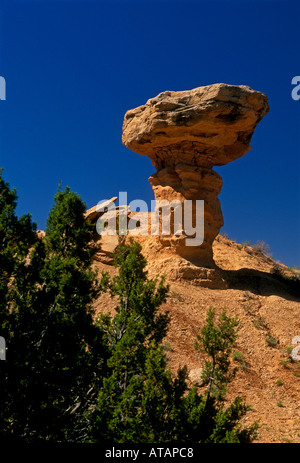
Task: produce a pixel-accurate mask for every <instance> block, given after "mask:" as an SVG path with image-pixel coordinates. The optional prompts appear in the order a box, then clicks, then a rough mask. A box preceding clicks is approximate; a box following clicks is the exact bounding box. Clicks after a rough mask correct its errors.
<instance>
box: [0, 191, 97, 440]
mask: <svg viewBox="0 0 300 463" xmlns="http://www.w3.org/2000/svg"><path fill="white" fill-rule="evenodd" d="M1 188H2V191H3V192H4V193H3V194H2V193H1V198H3V202H2V204H1V217H2V216H4V217H5V218H6V217H7V216H8V213H7V212H6V211H7V210H8V211H9V218H10V220H9V221H8V220H7V225H6V227H4V226H2V229H3V231H2V235H1V243H2V250H1V258H2V260H1V265H2V269H4V271H5V272H6V273H5V275H7V277H6V280H5V281H6V283H7V280H8V279H9V284H6V287H3V292H4V296H5V298H4V299H2V305H1V315H2V317H1V322H0V329H1V331H2V330H3V329H4V337H5V338H6V342H7V347H8V350H7V361H6V362H5V364H4V362H1V365H0V367H1V368H2V378H1V381H0V395H1V401H2V407H1V410H2V412H1V418H2V420H1V421H2V422H1V428H2V429H1V430H2V433H5V434H6V435H12V436H14V437H18V438H21V439H23V440H26V441H32V440H35V439H47V440H55V441H64V440H75V439H77V440H78V439H81V438H82V436H83V435H84V431H85V427H86V424H85V420H84V413H85V411H86V409H87V408H88V407H89V405H90V402H92V401H93V395H94V394H95V392H96V391H98V389H99V384H100V382H101V374H102V366H103V364H104V360H103V358H104V357H105V347H104V344H103V340H102V335H101V332H100V330H99V328H98V327H97V326H96V325H95V323H94V321H93V310H92V302H93V299H94V298H95V297H96V295H97V293H98V287H99V285H98V281H97V278H96V274H95V273H94V272H93V271H92V270H91V267H90V264H91V250H90V248H89V241H90V237H91V235H90V230H89V227H88V224H86V223H85V221H84V216H83V213H84V210H85V205H84V204H83V202H82V201H81V199H80V197H79V196H78V195H77V194H75V193H72V192H71V191H70V189H69V188H66V189H65V191H58V192H57V194H56V195H55V201H54V205H53V207H52V209H51V211H50V213H49V219H48V222H47V228H46V237H45V238H44V239H43V240H39V239H37V237H36V234H35V233H34V231H35V227H34V226H33V224H31V223H30V222H29V219H28V218H26V219H24V218H21V219H18V218H17V217H16V215H15V206H16V202H15V199H16V197H15V192H14V191H9V189H8V186H7V185H6V186H4V184H3V183H2V184H1ZM6 198H7V199H6ZM12 199H14V200H12ZM7 204H8V205H7ZM2 222H3V220H2ZM26 233H27V234H26ZM27 235H28V236H29V237H30V239H29V237H28V236H27ZM24 236H25V238H24ZM32 236H34V237H35V239H34V240H32ZM6 243H7V244H6ZM7 255H8V258H6V256H7ZM6 269H9V271H8V270H6ZM3 301H4V302H3ZM1 334H2V333H1Z"/></svg>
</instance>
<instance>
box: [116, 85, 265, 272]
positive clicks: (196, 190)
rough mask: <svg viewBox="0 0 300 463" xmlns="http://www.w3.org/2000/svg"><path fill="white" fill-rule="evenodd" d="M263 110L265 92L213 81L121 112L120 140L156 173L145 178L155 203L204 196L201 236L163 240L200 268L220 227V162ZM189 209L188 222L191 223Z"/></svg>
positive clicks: (236, 150) (245, 146) (243, 144)
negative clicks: (190, 242)
mask: <svg viewBox="0 0 300 463" xmlns="http://www.w3.org/2000/svg"><path fill="white" fill-rule="evenodd" d="M268 111H269V106H268V99H267V97H266V95H265V94H263V93H261V92H257V91H255V90H252V89H251V88H250V87H248V86H244V85H240V86H236V85H227V84H213V85H208V86H204V87H198V88H195V89H193V90H186V91H178V92H175V91H165V92H163V93H160V94H159V95H158V96H156V97H155V98H151V99H149V100H148V101H147V103H146V104H145V105H143V106H139V107H138V108H135V109H132V110H129V111H127V112H126V114H125V117H124V122H123V135H122V142H123V143H124V145H125V146H126V147H127V148H129V149H131V150H132V151H134V152H136V153H138V154H141V155H145V156H148V157H149V158H150V159H151V161H152V164H153V165H154V166H155V168H156V170H157V172H156V173H155V174H154V175H152V176H151V177H150V178H149V181H150V183H151V185H152V188H153V190H154V195H155V199H156V201H157V202H159V201H161V200H167V201H169V202H171V201H173V200H175V199H176V200H179V201H180V202H181V203H182V207H183V208H184V203H185V201H186V200H192V203H193V202H195V201H196V200H204V241H203V243H202V244H201V245H199V246H186V245H185V240H186V236H184V235H183V237H181V238H180V237H176V238H175V239H172V240H170V239H169V241H168V238H167V237H164V236H161V240H162V242H164V243H169V244H170V246H173V247H174V248H175V249H176V253H178V254H179V255H181V256H182V257H184V258H186V259H188V260H189V261H191V262H193V263H194V264H196V265H200V266H202V267H211V266H214V263H213V255H212V243H213V241H214V239H215V237H216V236H217V234H218V233H219V231H220V228H221V227H222V226H223V216H222V211H221V207H220V202H219V199H218V194H219V193H220V191H221V188H222V178H221V176H220V175H219V174H217V173H216V172H215V171H214V170H213V166H222V165H224V164H227V163H228V162H231V161H234V160H235V159H237V158H239V157H241V156H243V155H244V154H246V153H247V152H248V151H249V150H250V149H251V147H250V141H251V138H252V135H253V133H254V130H255V128H256V126H257V124H258V123H259V122H260V120H261V119H262V118H263V117H264V116H265V114H267V112H268ZM195 210H196V209H195V208H193V211H194V212H193V214H194V216H193V222H195V219H196V217H195Z"/></svg>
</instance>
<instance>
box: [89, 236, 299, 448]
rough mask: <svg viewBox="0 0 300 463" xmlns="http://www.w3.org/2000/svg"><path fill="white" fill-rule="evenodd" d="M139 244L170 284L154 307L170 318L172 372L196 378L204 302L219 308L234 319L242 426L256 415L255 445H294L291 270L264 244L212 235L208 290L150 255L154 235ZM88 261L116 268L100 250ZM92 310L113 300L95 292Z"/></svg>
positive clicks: (295, 330)
mask: <svg viewBox="0 0 300 463" xmlns="http://www.w3.org/2000/svg"><path fill="white" fill-rule="evenodd" d="M142 245H143V253H144V255H145V257H146V258H147V260H148V269H149V277H153V276H155V275H157V274H165V276H166V280H167V282H168V283H169V285H170V291H169V297H168V300H167V302H166V303H165V304H164V306H163V307H162V308H161V310H168V311H169V313H170V315H171V323H170V328H169V333H168V335H167V337H166V339H165V346H166V352H167V357H168V360H169V365H170V368H171V369H172V371H176V370H177V368H178V366H183V365H187V367H188V369H189V371H190V377H191V378H197V374H198V372H199V370H197V369H199V368H201V367H202V366H203V363H204V358H202V357H201V356H200V355H199V354H197V353H196V352H195V350H194V341H195V336H196V334H197V333H199V332H200V330H201V328H202V326H203V324H204V322H205V318H206V313H207V310H208V308H209V307H215V308H216V311H217V313H220V311H221V310H222V309H223V308H226V310H227V313H228V314H230V315H238V318H239V320H240V323H239V336H238V341H237V347H236V349H235V351H237V352H239V353H241V354H243V356H241V354H239V356H240V357H242V359H241V360H240V361H234V360H233V363H234V364H235V365H237V366H238V367H239V369H238V373H237V375H236V378H235V379H234V381H233V383H232V384H231V386H230V388H229V391H228V394H227V397H228V399H229V400H232V399H233V398H234V397H235V396H237V395H241V396H243V397H245V399H246V402H247V403H248V404H249V405H251V407H252V409H251V411H250V412H249V413H248V414H247V416H246V418H245V419H246V422H247V423H249V424H250V423H252V422H254V421H257V420H259V423H260V428H259V430H258V436H257V439H256V441H255V442H258V443H277V442H278V443H280V442H294V443H300V388H299V385H300V361H299V362H297V361H294V360H292V358H291V350H292V349H294V348H295V347H296V346H295V345H292V339H293V338H294V337H295V336H300V291H299V280H297V281H296V282H295V280H296V278H295V275H296V274H297V272H296V271H294V270H291V269H288V268H287V267H285V266H284V265H282V264H278V263H275V262H274V260H273V259H272V258H270V257H268V256H267V254H266V253H265V249H264V246H263V245H260V246H256V247H255V246H253V247H251V246H248V245H246V244H244V245H240V244H238V243H235V242H234V241H231V240H229V239H227V238H226V237H224V236H222V235H218V237H217V239H216V240H215V242H214V245H213V250H214V260H215V262H216V264H217V266H218V267H219V270H220V272H221V275H222V281H223V282H225V284H224V285H220V284H218V281H217V284H216V285H215V287H213V286H214V285H213V284H212V285H209V284H208V285H204V286H201V278H200V277H199V276H198V277H197V276H196V277H195V275H194V276H193V277H191V278H190V279H186V278H181V277H180V272H179V273H178V277H176V271H175V273H174V269H175V270H176V267H177V262H176V259H175V260H174V258H170V257H168V256H167V255H166V256H164V255H162V254H159V253H158V254H157V253H156V251H157V248H156V243H155V242H154V241H153V240H152V241H151V240H144V241H143V242H142ZM158 255H159V256H160V258H161V259H158ZM95 266H96V267H97V268H98V269H99V271H102V270H103V271H109V272H110V273H114V272H115V271H116V270H115V269H114V267H112V265H111V260H110V257H109V253H106V254H105V255H102V258H101V259H100V261H96V262H95ZM174 275H175V277H174ZM202 281H205V279H204V280H202ZM207 286H212V287H207ZM96 309H97V311H100V310H102V311H108V310H109V311H111V310H113V303H112V301H111V300H110V298H109V297H108V296H107V295H102V296H101V297H100V298H99V300H98V301H97V303H96ZM195 380H196V379H195ZM199 388H200V389H201V385H200V386H199Z"/></svg>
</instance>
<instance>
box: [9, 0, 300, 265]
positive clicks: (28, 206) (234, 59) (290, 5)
mask: <svg viewBox="0 0 300 463" xmlns="http://www.w3.org/2000/svg"><path fill="white" fill-rule="evenodd" d="M299 30H300V2H299V1H288V0H284V1H272V0H263V1H254V0H249V1H247V0H239V1H225V0H223V1H222V0H220V1H214V0H210V1H208V0H203V1H201V0H199V1H189V0H175V1H174V0H173V1H162V0H148V1H147V0H139V1H137V0H136V1H127V0H123V1H119V2H116V1H114V0H103V1H101V0H99V1H96V0H95V1H91V0H90V1H89V0H85V1H75V0H74V1H73V0H65V1H59V0H51V1H50V0H49V1H47V0H36V1H26V0H9V1H8V0H7V1H5V0H2V1H0V75H1V76H3V77H4V78H5V80H6V86H7V87H6V101H0V166H2V167H4V178H5V180H7V181H9V182H10V184H11V186H13V187H16V189H17V192H18V196H19V202H18V213H19V214H22V213H24V212H30V213H31V214H32V217H33V220H34V221H35V222H37V225H38V228H41V229H43V228H44V227H45V224H46V220H47V216H48V212H49V210H50V208H51V206H52V204H53V196H54V194H55V193H56V191H57V188H58V184H59V182H60V181H61V182H62V186H63V187H65V186H67V185H68V186H70V187H71V189H72V190H73V191H76V192H77V193H79V194H80V195H81V197H82V199H83V200H84V201H85V202H86V205H87V207H92V206H94V205H95V204H97V203H98V202H99V201H101V200H102V199H106V198H110V197H112V196H118V194H119V192H120V191H127V192H128V200H129V201H131V200H133V199H144V200H146V201H147V202H150V201H151V199H153V193H152V189H151V186H150V184H149V182H148V177H149V176H150V175H151V174H152V173H153V172H154V168H153V166H152V165H151V162H150V160H149V159H148V158H145V157H143V156H139V155H138V154H135V153H133V152H131V151H130V150H128V149H127V148H126V147H125V146H123V145H122V141H121V136H122V123H123V118H124V114H125V112H126V111H127V110H128V109H131V108H134V107H136V106H139V105H141V104H144V103H145V102H146V101H147V100H148V99H149V98H151V97H154V96H156V95H157V94H158V93H160V92H162V91H164V90H187V89H191V88H194V87H199V86H202V85H209V84H212V83H218V82H224V83H228V84H233V85H242V84H243V85H249V86H250V87H252V88H253V89H255V90H259V91H262V92H264V93H266V94H267V96H268V98H269V105H270V112H269V114H268V115H267V116H265V118H264V119H263V120H262V121H261V122H260V124H259V125H258V127H257V129H256V131H255V133H254V136H253V138H252V142H251V146H252V149H251V151H250V152H249V153H247V154H246V155H245V156H244V157H242V158H240V159H239V160H237V161H235V162H233V163H230V164H227V165H226V166H222V167H219V168H216V170H217V172H219V173H220V174H221V175H222V178H223V189H222V192H221V194H220V195H219V198H220V200H221V205H222V211H223V216H224V222H225V224H224V227H223V228H222V230H221V232H226V233H227V234H228V235H229V237H230V238H232V239H235V240H237V241H238V242H244V241H250V242H251V243H255V242H256V241H258V240H261V241H264V242H265V243H267V244H268V245H269V247H270V250H271V253H272V255H273V256H274V258H275V259H276V260H279V261H280V262H282V263H285V264H287V265H289V266H291V265H295V266H300V240H299V238H300V193H299V192H300V188H299V187H300V181H299V167H300V161H299V154H300V150H299V148H300V131H299V129H300V100H299V101H295V100H293V99H292V97H291V91H292V88H293V87H292V85H291V81H292V78H293V77H294V76H297V75H300V68H299V66H300V65H299V56H300V40H299Z"/></svg>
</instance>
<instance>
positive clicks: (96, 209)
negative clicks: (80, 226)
mask: <svg viewBox="0 0 300 463" xmlns="http://www.w3.org/2000/svg"><path fill="white" fill-rule="evenodd" d="M117 199H118V197H117V196H114V197H113V198H111V199H108V200H107V201H103V203H101V204H100V205H99V204H97V205H96V206H93V207H91V208H90V209H88V210H87V211H86V212H85V219H86V220H90V221H91V222H95V221H96V220H97V219H98V217H100V216H101V215H102V214H104V213H105V208H107V209H109V208H111V207H112V206H113V204H114V203H115V202H116V201H117Z"/></svg>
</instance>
